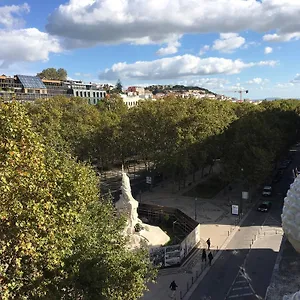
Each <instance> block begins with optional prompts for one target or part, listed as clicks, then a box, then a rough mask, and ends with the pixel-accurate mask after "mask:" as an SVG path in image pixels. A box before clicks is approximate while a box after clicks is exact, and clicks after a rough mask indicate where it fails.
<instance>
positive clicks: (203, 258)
mask: <svg viewBox="0 0 300 300" xmlns="http://www.w3.org/2000/svg"><path fill="white" fill-rule="evenodd" d="M204 261H205V262H206V251H205V249H203V250H202V262H204Z"/></svg>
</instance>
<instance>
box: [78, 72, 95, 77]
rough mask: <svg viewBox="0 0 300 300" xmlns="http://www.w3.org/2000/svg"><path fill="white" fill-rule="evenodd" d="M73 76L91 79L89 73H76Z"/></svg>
mask: <svg viewBox="0 0 300 300" xmlns="http://www.w3.org/2000/svg"><path fill="white" fill-rule="evenodd" d="M74 75H75V76H78V77H91V76H92V75H91V74H89V73H80V72H76V73H74Z"/></svg>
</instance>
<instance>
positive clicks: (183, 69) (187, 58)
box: [99, 54, 276, 80]
mask: <svg viewBox="0 0 300 300" xmlns="http://www.w3.org/2000/svg"><path fill="white" fill-rule="evenodd" d="M274 65H276V62H275V61H272V60H271V61H259V62H250V63H245V62H243V61H242V60H239V59H237V60H231V59H225V58H218V57H208V58H200V57H198V56H193V55H188V54H186V55H182V56H174V57H168V58H161V59H157V60H153V61H137V62H135V63H132V64H127V63H126V62H120V63H116V64H114V65H113V66H112V67H111V68H110V69H106V70H105V71H103V72H101V73H100V75H99V77H100V78H101V79H107V80H112V79H118V78H121V79H130V78H131V79H143V80H145V79H146V80H148V79H151V80H153V79H157V80H160V79H173V78H180V77H181V78H183V77H188V76H199V75H213V74H237V73H239V72H240V71H241V70H242V69H245V68H250V67H254V66H274Z"/></svg>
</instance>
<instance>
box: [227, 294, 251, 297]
mask: <svg viewBox="0 0 300 300" xmlns="http://www.w3.org/2000/svg"><path fill="white" fill-rule="evenodd" d="M252 295H254V293H245V294H239V295H231V296H229V297H228V298H237V297H246V296H252Z"/></svg>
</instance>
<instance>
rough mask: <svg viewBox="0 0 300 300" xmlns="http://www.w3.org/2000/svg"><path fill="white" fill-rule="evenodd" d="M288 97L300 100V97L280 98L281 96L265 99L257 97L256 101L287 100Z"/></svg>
mask: <svg viewBox="0 0 300 300" xmlns="http://www.w3.org/2000/svg"><path fill="white" fill-rule="evenodd" d="M286 99H294V100H300V98H280V97H268V98H263V99H256V100H254V101H264V100H266V101H274V100H286Z"/></svg>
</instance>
